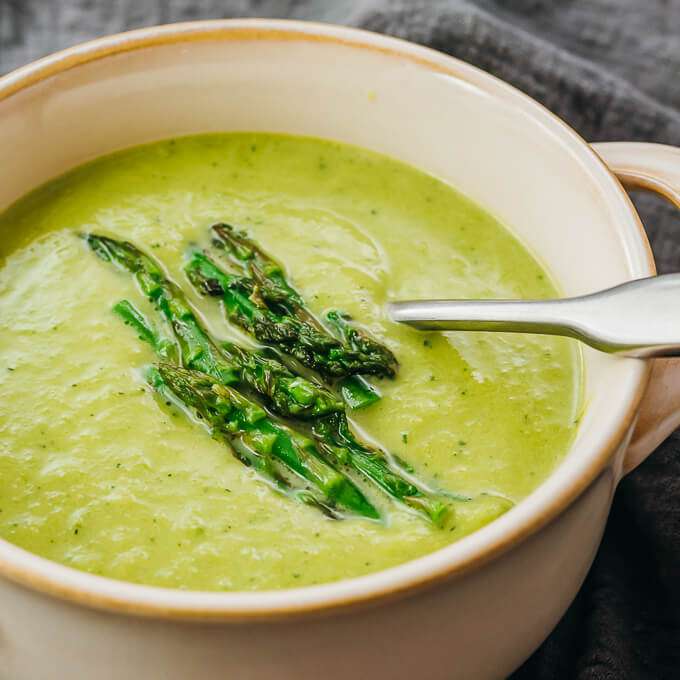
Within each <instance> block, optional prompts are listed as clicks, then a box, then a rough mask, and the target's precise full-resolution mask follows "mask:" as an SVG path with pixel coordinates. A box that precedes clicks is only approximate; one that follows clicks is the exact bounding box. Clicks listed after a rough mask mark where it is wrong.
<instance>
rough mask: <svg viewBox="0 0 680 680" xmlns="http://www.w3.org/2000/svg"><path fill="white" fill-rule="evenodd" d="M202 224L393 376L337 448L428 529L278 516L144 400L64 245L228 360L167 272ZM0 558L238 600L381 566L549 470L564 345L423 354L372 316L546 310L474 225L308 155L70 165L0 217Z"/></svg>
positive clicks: (499, 236)
mask: <svg viewBox="0 0 680 680" xmlns="http://www.w3.org/2000/svg"><path fill="white" fill-rule="evenodd" d="M215 221H225V222H229V223H231V224H233V225H235V226H236V227H238V228H241V229H244V230H246V231H247V232H248V233H249V234H250V235H252V236H253V237H254V238H256V239H257V240H258V241H259V242H260V243H261V244H262V246H263V247H264V248H265V249H266V250H267V251H268V252H270V253H272V254H274V255H275V256H276V257H277V258H278V259H279V260H280V261H281V262H283V263H284V265H285V267H286V270H287V272H288V275H289V277H290V278H291V280H292V282H293V283H294V285H295V286H296V287H297V288H298V289H299V290H300V291H301V292H302V293H303V294H304V295H305V296H306V298H307V299H308V301H309V303H310V306H311V307H312V308H313V310H314V311H315V312H317V313H319V314H322V313H324V312H325V311H327V310H329V309H334V308H339V309H342V310H345V311H346V312H348V313H350V314H351V315H352V316H353V317H354V318H355V319H357V320H358V321H360V322H362V323H363V324H364V325H365V326H366V327H367V328H368V329H369V330H370V331H371V333H372V334H373V335H374V336H376V337H378V338H379V339H381V340H382V341H384V342H385V343H386V344H387V345H388V346H389V347H390V348H391V349H392V350H393V352H394V353H395V354H396V356H397V358H398V360H399V363H400V366H399V371H398V375H397V378H396V379H395V380H379V381H377V380H374V381H373V382H374V384H376V386H378V388H379V389H380V391H381V393H382V400H381V401H380V402H378V403H377V404H375V405H372V406H370V407H368V408H366V409H364V410H361V411H355V412H352V413H351V419H352V422H353V424H354V425H355V426H356V428H357V430H358V431H360V432H361V433H362V434H363V435H364V436H365V438H366V439H367V440H369V441H373V442H379V443H380V444H381V445H382V446H383V447H385V448H386V449H387V450H388V451H390V452H391V453H393V454H395V455H398V456H399V457H401V458H403V459H404V460H405V461H407V462H408V463H409V464H410V465H412V466H413V468H414V471H415V474H416V476H417V477H418V478H419V479H421V480H424V481H425V482H427V483H428V484H429V485H430V486H431V487H432V488H434V489H439V490H442V491H444V492H449V493H450V494H451V495H452V496H451V497H448V498H447V502H448V503H450V505H451V509H450V512H449V513H448V514H447V515H446V517H445V519H444V521H443V523H442V524H441V525H440V526H435V525H433V524H431V523H429V522H427V521H425V520H424V519H422V518H421V517H419V516H417V515H415V514H413V513H411V512H409V511H407V510H406V509H404V508H403V507H402V506H400V505H398V504H396V503H394V502H391V501H390V500H389V499H388V498H387V497H385V496H383V495H382V494H381V493H380V492H369V494H370V498H371V500H372V501H373V502H374V503H375V505H376V506H377V507H378V508H379V509H380V511H381V514H382V515H383V520H382V521H380V522H376V521H370V520H361V519H346V520H340V521H334V520H331V519H328V518H327V517H325V516H324V515H323V514H322V513H320V512H319V511H318V510H316V509H314V508H312V507H308V506H305V505H302V504H300V503H297V502H295V501H293V500H291V499H289V498H286V497H284V496H282V495H280V494H278V493H276V492H275V491H273V490H272V489H270V488H269V487H268V486H266V485H265V484H263V483H262V482H261V481H260V480H259V479H257V477H256V476H255V474H254V473H253V471H252V470H251V469H249V468H247V467H245V466H244V465H242V464H241V463H239V462H238V461H237V460H236V459H235V458H234V457H233V456H232V455H230V452H229V450H228V448H227V447H226V446H225V444H224V443H221V442H219V441H216V440H214V439H212V438H211V437H210V436H209V435H208V433H207V432H206V431H205V429H204V428H202V427H201V425H200V424H198V423H196V422H192V421H191V420H190V419H188V418H187V417H186V416H185V415H184V414H183V413H180V412H178V411H177V409H174V408H171V407H168V406H167V405H166V404H165V403H164V401H163V400H162V399H159V398H158V396H157V395H156V394H155V393H154V392H153V391H152V390H151V389H150V388H149V387H148V385H147V384H146V383H145V380H144V378H143V376H142V372H141V369H142V367H143V366H145V365H148V364H150V363H152V362H153V361H154V355H153V352H152V350H151V348H150V347H149V346H148V345H146V344H144V343H142V342H140V341H139V339H138V337H137V335H136V334H135V333H134V332H133V331H132V330H131V329H130V328H129V327H127V326H125V325H124V324H123V323H121V320H120V318H119V317H117V316H116V315H115V314H114V313H113V312H112V306H113V305H114V304H115V303H116V302H118V301H119V300H121V299H122V298H128V299H129V300H132V301H134V302H136V303H138V304H139V305H140V307H143V305H144V304H147V306H148V303H146V301H145V300H144V299H143V297H142V295H141V293H140V292H139V291H138V290H137V289H136V287H135V284H134V283H133V281H132V277H131V276H130V275H129V274H127V273H125V272H122V271H119V270H117V269H116V268H115V267H113V266H111V265H110V264H107V263H104V262H102V261H101V260H100V259H98V258H97V257H95V256H94V255H93V254H92V252H91V251H89V250H88V249H87V247H86V245H85V244H84V242H83V240H82V239H81V238H79V237H78V234H79V233H83V232H90V231H97V232H101V233H104V234H108V235H110V236H117V237H122V238H125V239H128V240H130V241H132V242H134V243H136V244H137V245H139V246H140V247H141V248H143V249H145V250H146V251H147V252H149V253H150V254H153V255H155V256H156V257H157V258H158V259H159V260H160V261H162V262H163V264H164V265H165V266H166V268H167V270H168V272H169V274H170V275H171V276H172V277H173V278H174V280H175V281H176V282H178V283H181V284H182V286H183V288H184V289H185V291H186V292H187V294H188V297H189V299H190V300H191V302H192V303H193V304H195V306H196V308H197V309H198V310H199V311H200V313H201V315H202V317H203V319H204V321H205V323H206V325H207V326H208V328H209V329H210V330H211V331H212V332H213V334H214V335H215V336H217V337H219V338H224V339H229V338H231V339H235V340H237V341H238V342H239V343H241V344H242V345H246V346H252V342H251V341H250V340H249V338H248V337H246V336H245V335H243V334H241V333H240V332H239V331H237V330H235V329H234V328H231V327H229V326H227V324H226V323H225V321H224V320H223V318H222V316H221V315H220V312H219V309H218V306H217V305H216V304H214V303H213V302H212V301H210V300H206V299H204V298H200V297H199V296H197V295H196V294H195V293H194V292H192V289H191V286H189V285H188V284H187V283H186V280H185V279H184V277H183V274H182V266H183V263H184V262H185V261H186V260H185V256H186V251H187V248H188V246H189V245H190V244H191V243H192V242H198V241H205V238H206V230H207V228H208V226H209V225H210V224H212V223H213V222H215ZM0 235H1V237H0V319H2V321H1V322H0V350H1V351H0V536H2V537H3V538H5V539H7V540H8V541H11V542H12V543H15V544H16V545H18V546H21V547H23V548H25V549H27V550H30V551H32V552H35V553H37V554H39V555H42V556H44V557H47V558H49V559H52V560H55V561H57V562H61V563H63V564H66V565H68V566H71V567H75V568H78V569H82V570H85V571H88V572H91V573H94V574H103V575H106V576H110V577H113V578H118V579H123V580H128V581H133V582H138V583H146V584H152V585H157V586H167V587H176V588H190V589H202V590H257V589H274V588H285V587H291V586H302V585H309V584H314V583H322V582H326V581H332V580H337V579H341V578H345V577H351V576H357V575H360V574H364V573H367V572H372V571H376V570H379V569H382V568H385V567H390V566H393V565H396V564H399V563H402V562H405V561H406V560H409V559H412V558H415V557H419V556H421V555H424V554H426V553H429V552H431V551H433V550H436V549H438V548H441V547H443V546H445V545H447V544H449V543H451V542H452V541H455V540H458V539H460V538H461V537H463V536H465V535H467V534H469V533H470V532H472V531H474V530H476V529H477V528H479V527H481V526H483V525H484V524H486V523H488V522H489V521H491V520H492V519H494V518H495V517H497V516H499V515H500V514H502V513H503V512H505V511H506V510H507V509H509V508H510V507H511V506H512V505H513V503H516V502H518V501H520V500H521V499H522V498H524V497H525V496H526V495H527V494H529V493H530V492H531V491H532V490H533V489H534V488H535V487H536V486H538V485H539V484H540V483H541V482H542V481H543V480H545V479H546V477H547V476H548V475H549V474H550V473H551V472H552V471H553V470H554V469H555V467H556V465H557V464H558V463H559V462H560V460H561V459H562V457H563V456H564V455H565V452H566V451H567V449H568V448H569V445H570V443H571V441H572V438H573V435H574V430H575V427H576V423H577V420H578V417H579V413H580V408H581V401H580V399H581V368H580V357H579V351H578V348H577V346H576V344H575V343H573V342H572V341H569V340H565V339H559V338H547V337H540V336H535V337H531V336H522V335H512V336H511V335H501V334H473V333H468V334H464V333H458V334H454V333H451V334H442V333H428V334H424V333H421V332H417V331H415V330H412V329H410V328H407V327H404V326H399V325H397V324H394V323H392V322H390V321H389V319H388V318H387V315H386V303H387V302H388V301H390V300H398V299H409V298H427V297H506V298H518V297H549V296H553V295H555V294H556V289H555V285H554V283H553V282H552V281H551V279H550V276H549V275H548V274H547V273H546V272H545V271H544V269H542V268H541V266H540V265H539V263H538V262H537V261H536V260H535V259H534V258H533V257H532V255H531V254H530V253H529V252H528V251H527V250H526V249H525V248H524V247H523V246H522V245H521V244H520V243H519V241H518V240H517V239H516V238H515V237H514V236H513V235H511V234H510V233H509V232H508V231H506V230H505V229H504V227H503V226H501V225H500V224H499V223H498V222H497V221H496V220H495V219H494V218H493V217H492V216H491V215H489V214H487V213H486V212H484V211H483V210H482V209H480V208H479V207H478V206H477V205H475V204H474V203H472V202H471V201H469V200H468V199H466V198H465V197H463V196H461V195H460V194H458V193H457V192H456V191H454V190H453V189H452V188H451V187H449V186H448V185H446V184H444V183H442V182H441V181H439V180H437V179H435V178H433V177H431V176H429V175H426V174H424V173H421V172H419V171H417V170H416V169H414V168H412V167H409V166H407V165H404V164H402V163H400V162H397V161H395V160H393V159H390V158H387V157H384V156H381V155H378V154H375V153H373V152H369V151H365V150H361V149H358V148H354V147H350V146H346V145H342V144H337V143H333V142H329V141H324V140H319V139H313V138H302V137H290V136H283V135H271V134H260V133H256V134H220V135H201V136H195V137H187V138H181V139H177V140H171V141H163V142H159V143H154V144H150V145H146V146H140V147H136V148H132V149H128V150H125V151H122V152H119V153H116V154H113V155H110V156H106V157H104V158H101V159H98V160H96V161H94V162H92V163H89V164H87V165H84V166H81V167H79V168H77V169H75V170H73V171H72V172H69V173H68V174H66V175H64V176H62V177H59V178H57V179H56V180H54V181H52V182H50V183H48V184H46V185H45V186H43V187H41V188H40V189H38V190H36V191H35V192H33V193H31V194H29V195H28V196H26V197H25V198H23V199H22V200H20V201H19V202H18V203H16V204H14V205H13V206H11V207H10V208H9V209H8V210H7V211H6V212H5V213H4V214H3V215H2V216H1V217H0Z"/></svg>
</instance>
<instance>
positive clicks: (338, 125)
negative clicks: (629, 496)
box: [0, 21, 680, 680]
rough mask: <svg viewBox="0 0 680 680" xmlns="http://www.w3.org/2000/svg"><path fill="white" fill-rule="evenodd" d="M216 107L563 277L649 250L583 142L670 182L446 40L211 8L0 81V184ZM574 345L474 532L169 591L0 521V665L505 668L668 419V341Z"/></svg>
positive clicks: (678, 162) (526, 643)
mask: <svg viewBox="0 0 680 680" xmlns="http://www.w3.org/2000/svg"><path fill="white" fill-rule="evenodd" d="M220 130H267V131H280V132H289V133H296V134H311V135H318V136H321V137H328V138H332V139H337V140H341V141H344V142H350V143H353V144H358V145H360V146H364V147H366V148H369V149H374V150H376V151H379V152H382V153H386V154H389V155H391V156H394V157H397V158H400V159H402V160H405V161H408V162H409V163H412V164H414V165H416V166H418V167H420V168H422V169H424V170H426V171H428V172H431V173H433V174H435V175H437V176H439V177H441V178H443V179H444V180H446V181H447V182H450V183H451V184H452V185H453V186H455V187H457V188H459V189H460V190H462V191H463V192H464V193H465V194H467V195H468V196H470V197H472V198H473V199H475V200H476V201H478V202H479V203H480V204H481V205H483V206H484V207H486V208H487V209H488V210H489V211H491V212H492V213H494V214H496V215H497V216H499V217H500V218H501V219H502V220H503V221H504V222H505V223H507V224H509V225H511V226H512V228H514V229H515V230H517V232H518V233H519V234H520V235H521V237H522V238H523V239H524V240H525V241H526V242H527V243H529V244H531V246H532V247H533V249H534V250H535V251H536V252H537V253H539V255H540V257H541V258H542V259H543V260H544V261H545V263H546V264H547V266H548V267H549V268H550V269H551V270H552V271H553V272H554V273H555V274H556V276H557V278H558V280H559V282H560V283H561V285H562V286H563V288H564V290H565V292H566V293H567V294H570V295H578V294H581V293H587V292H591V291H594V290H597V289H600V288H605V287H607V286H611V285H614V284H616V283H620V282H622V281H625V280H628V279H633V278H637V277H642V276H647V275H650V274H653V273H654V262H653V260H652V257H651V254H650V250H649V246H648V243H647V239H646V237H645V234H644V231H643V229H642V227H641V225H640V222H639V220H638V217H637V215H636V213H635V211H634V209H633V207H632V205H631V203H630V201H629V200H628V197H627V195H626V194H625V192H624V191H623V189H622V187H621V185H620V184H619V182H618V181H617V179H616V177H615V176H614V175H613V174H612V173H611V172H610V169H609V168H608V167H607V166H606V165H605V164H604V163H603V162H602V160H600V156H602V157H604V159H605V161H606V162H609V163H610V167H612V168H613V169H614V170H615V171H617V172H618V173H619V176H620V177H622V178H624V179H625V180H626V181H627V182H629V183H631V184H637V185H645V186H648V187H650V188H653V189H655V190H658V191H661V192H662V193H666V194H667V195H668V196H670V197H675V199H676V200H680V193H679V191H678V190H679V189H680V171H679V170H678V169H677V168H680V151H678V150H674V149H668V148H666V147H658V146H654V145H631V144H616V145H606V144H605V145H596V146H595V149H596V151H597V153H596V152H595V151H594V150H593V148H592V147H590V146H588V145H587V144H586V143H585V142H584V141H583V140H581V139H580V138H579V137H578V136H577V135H576V134H575V133H574V132H573V131H572V130H570V129H569V128H568V127H567V126H566V125H565V124H564V123H562V122H561V121H560V120H559V119H557V118H556V117H554V116H553V115H551V114H550V113H549V112H548V111H546V110H545V109H543V108H541V107H540V106H539V105H538V104H536V103H535V102H534V101H532V100H531V99H529V98H528V97H526V96H524V95H523V94H521V93H520V92H519V91H517V90H515V89H513V88H512V87H510V86H508V85H506V84H505V83H503V82H501V81H499V80H496V79H495V78H493V77H491V76H489V75H487V74H485V73H483V72H481V71H479V70H477V69H475V68H472V67H471V66H468V65H467V64H464V63H462V62H460V61H457V60H455V59H452V58H449V57H446V56H443V55H442V54H439V53H437V52H434V51H431V50H429V49H425V48H422V47H418V46H416V45H412V44H409V43H406V42H402V41H399V40H395V39H391V38H386V37H382V36H379V35H374V34H371V33H365V32H361V31H356V30H352V29H346V28H339V27H331V26H323V25H316V24H308V23H295V22H281V21H226V22H205V23H197V24H180V25H174V26H166V27H160V28H150V29H145V30H142V31H136V32H133V33H128V34H123V35H119V36H113V37H111V38H105V39H103V40H99V41H96V42H94V43H89V44H87V45H83V46H80V47H76V48H73V49H71V50H67V51H66V52H62V53H60V54H57V55H55V56H52V57H48V58H47V59H44V60H41V61H39V62H37V63H35V64H32V65H30V66H27V67H25V68H23V69H20V70H18V71H16V72H14V73H12V74H10V75H8V76H6V77H5V78H3V79H2V80H0V147H1V148H2V149H3V161H4V162H3V168H4V172H3V177H2V182H0V207H4V206H6V205H7V204H9V203H10V202H11V201H14V200H15V199H16V198H18V197H19V196H21V195H22V194H24V193H25V192H27V191H28V190H30V189H32V188H33V187H35V186H37V185H38V184H41V183H42V182H44V181H45V180H47V179H49V178H51V177H53V176H55V175H57V174H59V173H62V172H64V171H65V170H67V169H69V168H71V167H73V166H74V165H77V164H79V163H82V162H83V161H86V160H88V159H91V158H94V157H96V156H99V155H101V154H104V153H108V152H110V151H113V150H115V149H120V148H123V147H126V146H130V145H133V144H139V143H141V142H147V141H150V140H153V139H160V138H164V137H170V136H174V135H186V134H190V133H198V132H207V131H220ZM598 154H600V156H598ZM585 366H586V368H585V370H586V392H587V395H586V403H587V409H586V412H585V416H584V418H583V421H582V424H581V426H580V429H579V432H578V436H577V439H576V441H575V443H574V446H573V448H572V449H571V451H570V453H569V454H568V456H567V458H566V460H565V461H564V463H563V464H562V465H561V466H560V468H559V469H558V470H557V471H556V472H555V473H554V474H553V475H552V477H551V478H550V479H549V480H548V481H546V482H545V483H544V484H543V485H542V486H541V487H540V488H538V489H537V490H536V491H535V492H534V493H533V494H531V496H529V497H528V498H527V499H526V500H525V501H523V502H521V503H520V504H519V505H517V507H515V508H514V509H513V510H511V511H510V512H508V513H507V514H506V515H504V516H503V517H501V518H500V519H498V520H496V521H495V522H493V523H491V524H490V525H489V526H487V527H485V528H484V529H482V530H480V531H478V532H476V533H475V534H473V535H471V536H469V537H467V538H465V539H463V540H461V541H460V542H458V543H456V544H454V545H451V546H449V547H447V548H444V549H443V550H440V551H438V552H436V553H433V554H431V555H428V556H426V557H423V558H420V559H417V560H414V561H412V562H409V563H407V564H403V565H401V566H398V567H395V568H392V569H388V570H386V571H382V572H379V573H376V574H372V575H368V576H363V577H360V578H355V579H351V580H347V581H342V582H339V583H332V584H327V585H321V586H314V587H309V588H301V589H292V590H284V591H278V592H259V593H214V594H213V593H198V592H187V591H173V590H164V589H160V588H151V587H146V586H139V585H133V584H130V583H122V582H118V581H114V580H110V579H106V578H101V577H97V576H92V575H88V574H85V573H82V572H79V571H75V570H73V569H70V568H67V567H63V566H60V565H57V564H54V563H51V562H49V561H47V560H44V559H42V558H40V557H37V556H35V555H32V554H29V553H27V552H25V551H23V550H21V549H19V548H17V547H14V546H12V545H10V544H9V543H7V542H4V541H1V540H0V677H1V678H2V680H19V679H21V680H37V679H38V678H39V679H40V680H49V679H51V678H68V679H69V680H81V679H82V680H97V679H99V678H107V679H108V678H111V679H113V678H116V679H118V678H134V679H135V680H139V679H144V678H153V679H159V680H160V679H172V680H174V679H180V678H182V679H184V678H194V677H195V678H201V680H211V679H213V678H215V679H216V678H220V679H223V678H234V679H237V680H240V679H241V678H243V679H244V680H246V679H248V680H264V679H266V680H273V679H276V680H285V679H287V678H291V679H292V678H295V680H306V679H311V678H315V679H316V678H318V677H323V678H325V680H334V679H340V678H342V679H343V680H346V678H350V677H352V678H375V679H376V680H378V679H380V678H390V679H391V680H399V679H401V678H409V679H411V678H413V677H422V678H427V679H428V680H439V679H441V680H451V678H466V679H472V678H500V677H502V676H504V675H506V674H507V673H509V672H510V671H512V670H513V669H514V668H515V667H516V666H517V665H518V664H520V663H521V662H522V661H523V660H524V659H525V658H526V657H527V656H528V655H529V654H530V653H531V652H532V650H534V649H535V648H536V647H537V646H538V645H539V644H540V642H541V641H542V640H543V639H544V638H545V636H546V635H547V634H548V633H549V632H550V630H551V629H552V627H553V626H554V625H555V624H556V623H557V621H558V620H559V618H560V616H561V615H562V614H563V613H564V611H565V609H566V608H567V606H568V604H569V603H570V601H571V600H572V598H573V597H574V595H575V594H576V592H577V590H578V588H579V586H580V585H581V583H582V581H583V579H584V577H585V575H586V573H587V571H588V568H589V567H590V564H591V561H592V559H593V556H594V555H595V551H596V550H597V547H598V544H599V542H600V538H601V535H602V531H603V529H604V525H605V522H606V519H607V514H608V512H609V507H610V504H611V500H612V496H613V494H614V490H615V488H616V485H617V483H618V481H619V480H620V479H621V476H622V475H623V474H624V473H625V472H626V471H627V470H629V469H631V468H632V467H634V466H635V465H636V464H637V463H638V462H640V461H641V460H642V459H643V458H644V457H645V455H646V454H647V453H649V452H650V451H651V450H652V449H653V447H654V446H655V445H656V444H657V443H659V442H660V440H661V439H662V438H663V437H665V436H666V435H667V434H668V433H669V432H670V431H671V430H672V429H673V428H674V427H675V426H676V425H678V423H679V421H680V417H679V414H680V381H679V380H678V375H677V374H678V373H679V371H678V367H677V363H675V362H673V361H666V362H665V363H661V362H658V363H656V364H655V365H654V366H652V364H651V363H643V362H641V361H636V360H632V359H620V358H612V357H608V356H604V355H601V354H597V353H595V352H594V351H590V350H586V352H585ZM650 370H651V372H652V373H653V381H652V382H651V383H650V384H649V386H648V378H649V375H650ZM645 390H647V392H646V393H645ZM643 397H644V398H643ZM636 421H637V422H638V427H637V429H635V424H636ZM631 436H632V437H633V443H632V444H631Z"/></svg>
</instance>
